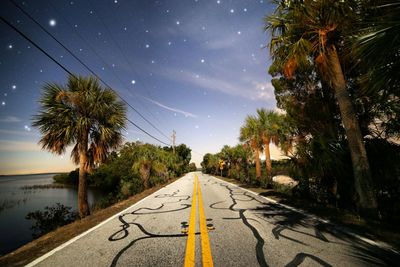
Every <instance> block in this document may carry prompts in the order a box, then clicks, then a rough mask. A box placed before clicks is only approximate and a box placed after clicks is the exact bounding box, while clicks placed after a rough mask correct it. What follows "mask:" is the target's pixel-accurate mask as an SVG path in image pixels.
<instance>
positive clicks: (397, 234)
mask: <svg viewBox="0 0 400 267" xmlns="http://www.w3.org/2000/svg"><path fill="white" fill-rule="evenodd" d="M215 177H217V178H219V179H221V180H224V181H226V182H230V183H232V184H235V185H238V186H240V187H243V188H246V189H247V190H250V191H252V192H254V193H256V194H259V195H261V196H264V197H268V198H271V199H273V200H275V201H277V202H278V203H281V204H285V205H289V206H292V207H294V208H298V209H302V210H304V211H307V212H309V213H312V214H314V215H317V216H318V217H320V218H323V219H328V220H329V221H331V222H334V223H335V224H337V225H338V226H342V227H346V228H349V229H351V230H353V231H354V232H355V233H358V234H361V235H362V236H365V237H368V238H370V239H372V240H379V241H383V242H385V243H387V244H389V245H391V246H392V247H394V248H395V249H397V250H398V251H400V231H399V227H398V226H397V225H390V224H387V223H382V222H380V221H371V220H368V221H367V220H365V219H363V218H361V217H360V216H358V215H357V214H354V213H351V212H349V211H346V210H341V209H338V208H335V207H326V206H322V205H320V204H318V203H315V202H310V201H307V200H306V199H299V198H295V197H291V196H289V195H286V194H283V193H280V192H277V191H275V190H273V189H264V188H261V187H256V186H251V185H248V184H244V183H241V182H240V181H238V180H235V179H231V178H226V177H221V176H215Z"/></svg>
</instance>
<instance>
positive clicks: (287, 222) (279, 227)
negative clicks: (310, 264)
mask: <svg viewBox="0 0 400 267" xmlns="http://www.w3.org/2000/svg"><path fill="white" fill-rule="evenodd" d="M214 183H215V182H214ZM217 184H218V185H219V186H222V187H225V188H226V189H227V190H228V191H229V197H230V198H231V200H232V204H231V205H230V206H229V207H228V208H218V207H216V205H217V204H219V203H222V202H224V201H219V202H215V203H213V204H211V205H210V208H213V209H224V210H231V211H234V212H238V213H239V214H238V215H239V217H237V218H223V219H225V220H238V219H241V220H242V222H243V224H244V225H245V226H246V227H248V228H249V229H250V230H251V232H252V233H253V236H254V237H255V238H256V240H257V244H256V257H257V261H258V263H259V265H260V266H268V264H267V262H266V260H265V255H264V251H263V247H264V244H265V241H264V239H263V238H262V237H261V235H260V233H259V232H258V230H257V229H256V228H255V227H254V226H253V225H251V224H250V223H249V221H256V222H258V223H260V222H259V221H257V220H255V219H251V218H246V216H245V215H244V212H245V211H247V210H250V209H238V208H235V206H236V205H237V204H238V201H242V202H243V201H245V202H250V201H255V202H257V203H259V204H262V205H266V204H267V205H269V206H270V207H269V208H270V210H271V211H274V214H267V215H266V217H270V218H271V217H275V216H284V217H285V218H284V219H283V220H280V221H277V222H270V221H268V220H265V218H261V217H259V216H257V217H258V218H260V219H262V220H263V221H266V222H268V223H270V224H273V225H275V227H274V228H273V229H272V234H273V235H274V237H275V239H279V238H280V237H282V238H285V239H287V240H290V241H293V242H296V243H299V244H302V245H307V244H305V243H303V242H302V241H299V240H296V239H294V238H291V237H289V236H287V235H284V234H282V231H283V230H285V229H288V230H291V231H294V232H298V233H301V234H305V235H308V236H310V237H314V238H317V239H320V240H322V241H324V242H329V241H328V239H327V238H326V237H325V236H324V235H323V234H322V233H321V231H320V230H321V227H322V225H321V224H317V225H311V226H314V228H315V236H313V235H311V234H308V233H305V232H301V231H299V230H296V229H293V227H294V226H297V225H303V226H304V227H307V226H310V225H309V224H308V225H305V224H304V220H305V219H306V218H307V216H305V215H303V214H301V213H298V212H295V211H291V210H287V209H285V208H283V207H282V206H279V205H277V204H274V203H265V202H263V201H260V200H258V199H257V198H255V197H254V196H252V195H250V194H249V193H248V192H241V193H235V192H234V190H235V189H232V188H230V187H229V185H227V184H225V183H223V182H222V183H217ZM240 196H245V197H246V199H240V198H239V197H240ZM282 209H284V210H283V211H282ZM256 210H257V209H256ZM258 210H259V209H258ZM263 210H265V208H264V209H263ZM302 256H306V257H308V255H303V254H302V255H300V256H298V257H297V259H296V261H292V262H297V261H298V260H299V259H300V258H301V257H302ZM314 258H316V257H315V256H313V258H312V259H314ZM303 260H304V258H303ZM314 260H315V259H314ZM319 260H320V259H319ZM320 261H321V262H323V261H322V260H320ZM291 266H292V265H291ZM327 266H328V265H327Z"/></svg>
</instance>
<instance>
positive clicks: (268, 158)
mask: <svg viewBox="0 0 400 267" xmlns="http://www.w3.org/2000/svg"><path fill="white" fill-rule="evenodd" d="M270 142H271V140H270V139H269V138H264V151H265V168H266V170H267V183H268V184H271V182H272V181H271V178H272V177H271V175H272V164H271V153H270V151H269V144H270Z"/></svg>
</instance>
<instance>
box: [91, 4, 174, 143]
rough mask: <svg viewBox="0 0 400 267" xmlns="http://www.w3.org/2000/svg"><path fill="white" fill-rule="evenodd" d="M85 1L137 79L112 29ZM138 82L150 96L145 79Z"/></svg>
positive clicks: (135, 72)
mask: <svg viewBox="0 0 400 267" xmlns="http://www.w3.org/2000/svg"><path fill="white" fill-rule="evenodd" d="M87 3H88V4H89V7H90V8H91V10H94V12H93V13H94V15H95V16H96V17H97V19H98V20H99V21H100V23H101V24H102V26H103V28H104V30H105V31H106V32H107V34H108V35H109V37H110V39H111V41H112V42H113V43H114V45H115V47H116V48H117V50H118V51H119V52H120V54H121V55H122V58H123V59H124V60H125V62H126V63H127V64H128V67H129V69H130V71H131V72H132V73H134V74H135V75H136V77H137V79H138V80H139V79H140V76H139V75H138V73H137V71H136V70H135V68H134V66H133V64H132V62H131V61H130V60H129V57H128V55H127V54H126V53H125V52H124V49H123V48H122V46H121V45H120V43H119V42H118V41H117V40H116V39H115V38H114V35H113V33H112V31H110V29H109V27H108V25H107V23H105V22H104V19H103V18H102V17H101V16H99V15H98V12H96V11H95V7H94V5H93V3H92V1H90V0H88V1H87ZM116 19H117V20H118V16H117V18H116ZM139 82H140V83H142V84H143V86H142V88H144V91H145V93H146V94H147V96H148V98H150V95H149V94H150V92H151V91H150V90H148V89H147V88H146V87H148V86H147V83H146V82H145V80H139ZM133 93H134V94H135V95H136V96H139V97H140V98H143V96H141V95H140V94H137V93H135V92H133ZM145 109H146V108H145ZM149 113H150V114H151V115H152V116H153V118H154V119H155V120H157V121H158V122H159V123H160V121H159V120H158V119H157V118H156V117H155V116H154V115H153V114H152V113H151V112H149ZM164 136H165V137H166V138H167V139H170V138H169V137H168V136H166V135H164Z"/></svg>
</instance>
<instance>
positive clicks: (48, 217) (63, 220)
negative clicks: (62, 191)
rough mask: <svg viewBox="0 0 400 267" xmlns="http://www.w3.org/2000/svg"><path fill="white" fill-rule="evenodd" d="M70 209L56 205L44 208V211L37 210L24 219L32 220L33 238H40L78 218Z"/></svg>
mask: <svg viewBox="0 0 400 267" xmlns="http://www.w3.org/2000/svg"><path fill="white" fill-rule="evenodd" d="M71 209H72V208H71V207H66V206H64V205H62V204H60V203H57V204H56V205H54V206H51V207H48V206H47V207H45V208H44V211H41V210H37V211H34V212H29V213H28V214H27V215H26V217H25V219H27V220H34V221H35V223H34V225H33V226H32V227H31V229H32V230H33V234H32V235H33V237H35V238H36V237H39V236H42V235H44V234H46V233H48V232H50V231H52V230H54V229H56V228H57V227H60V226H63V225H65V224H68V223H71V222H73V221H75V220H76V219H78V218H79V216H78V213H77V212H75V211H71Z"/></svg>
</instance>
